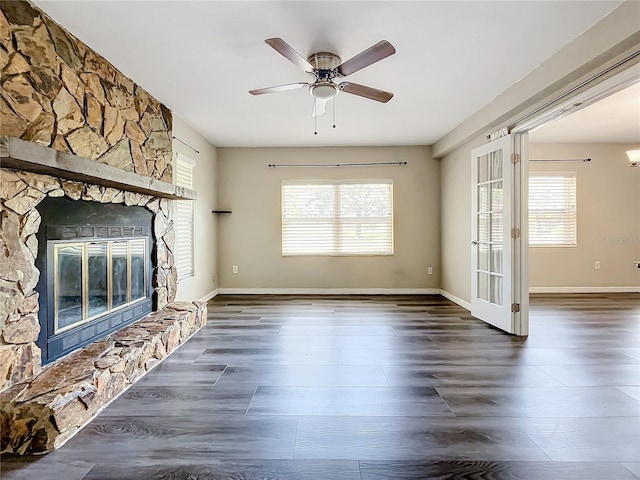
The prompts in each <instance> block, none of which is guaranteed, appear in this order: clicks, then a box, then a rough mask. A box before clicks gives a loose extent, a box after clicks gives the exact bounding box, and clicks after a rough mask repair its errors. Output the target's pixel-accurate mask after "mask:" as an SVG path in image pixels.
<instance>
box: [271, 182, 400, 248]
mask: <svg viewBox="0 0 640 480" xmlns="http://www.w3.org/2000/svg"><path fill="white" fill-rule="evenodd" d="M282 255H283V256H294V255H328V256H352V255H353V256H356V255H393V182H392V181H391V180H366V181H345V182H336V181H309V180H306V181H288V182H283V184H282Z"/></svg>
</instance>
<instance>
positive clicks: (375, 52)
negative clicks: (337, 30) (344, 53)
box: [334, 40, 396, 77]
mask: <svg viewBox="0 0 640 480" xmlns="http://www.w3.org/2000/svg"><path fill="white" fill-rule="evenodd" d="M394 53H396V49H395V48H394V47H393V45H391V44H390V43H389V42H387V41H386V40H381V41H380V42H378V43H376V44H375V45H374V46H372V47H369V48H367V49H366V50H365V51H364V52H361V53H359V54H358V55H356V56H355V57H353V58H351V59H349V60H347V61H346V62H344V63H342V64H341V65H338V66H337V67H336V68H335V70H334V71H335V72H336V73H337V74H338V75H341V76H343V77H346V76H347V75H351V74H352V73H355V72H357V71H358V70H362V69H363V68H365V67H368V66H369V65H371V64H373V63H376V62H379V61H380V60H382V59H383V58H387V57H388V56H389V55H393V54H394Z"/></svg>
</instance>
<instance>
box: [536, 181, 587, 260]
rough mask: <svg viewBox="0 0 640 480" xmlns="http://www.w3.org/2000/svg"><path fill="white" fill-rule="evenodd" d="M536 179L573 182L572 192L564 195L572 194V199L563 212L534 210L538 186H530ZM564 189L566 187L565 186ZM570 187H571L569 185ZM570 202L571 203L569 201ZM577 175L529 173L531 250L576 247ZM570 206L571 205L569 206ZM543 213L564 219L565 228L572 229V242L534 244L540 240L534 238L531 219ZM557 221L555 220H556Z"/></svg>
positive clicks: (559, 240)
mask: <svg viewBox="0 0 640 480" xmlns="http://www.w3.org/2000/svg"><path fill="white" fill-rule="evenodd" d="M536 178H555V179H558V178H564V179H570V181H571V180H572V181H573V185H572V188H573V192H571V191H566V195H571V194H573V199H571V198H570V199H569V200H568V201H567V205H566V206H565V208H564V209H563V210H558V209H557V208H555V209H551V208H550V209H545V208H536V207H537V203H536V199H535V198H534V197H535V196H536V194H539V191H540V188H541V187H540V185H535V184H532V180H533V179H536ZM565 187H566V185H565ZM569 187H571V185H569ZM571 200H572V201H571ZM577 202H578V175H577V172H560V171H544V172H543V171H540V172H531V171H530V172H529V247H531V248H548V247H561V248H566V247H569V248H572V247H577V246H578V208H577ZM571 204H572V205H571ZM544 212H548V213H549V215H551V216H553V215H554V214H555V215H556V217H557V218H558V219H560V220H561V219H562V218H564V220H565V221H566V222H567V226H566V227H565V228H572V229H573V238H572V240H573V242H571V241H570V240H571V239H570V240H569V241H567V242H562V241H561V239H558V241H557V242H553V243H536V242H540V240H539V239H538V238H537V236H536V230H537V229H536V228H535V226H534V223H533V222H534V219H533V218H532V217H533V216H534V215H536V214H543V213H544ZM556 221H557V220H556Z"/></svg>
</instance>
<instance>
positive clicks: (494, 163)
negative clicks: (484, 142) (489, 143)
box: [491, 150, 502, 180]
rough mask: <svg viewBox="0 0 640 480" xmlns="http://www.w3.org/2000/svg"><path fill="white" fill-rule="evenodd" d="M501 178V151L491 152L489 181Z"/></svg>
mask: <svg viewBox="0 0 640 480" xmlns="http://www.w3.org/2000/svg"><path fill="white" fill-rule="evenodd" d="M500 178H502V150H497V151H495V152H491V180H498V179H500Z"/></svg>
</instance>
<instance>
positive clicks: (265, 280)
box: [218, 147, 440, 289]
mask: <svg viewBox="0 0 640 480" xmlns="http://www.w3.org/2000/svg"><path fill="white" fill-rule="evenodd" d="M399 161H407V162H408V165H407V166H402V167H400V166H386V167H355V168H335V167H333V168H331V167H328V168H268V165H269V164H271V163H276V164H303V163H308V164H326V163H346V162H351V163H353V162H399ZM218 175H219V176H218V179H219V184H218V206H219V207H220V208H228V209H230V210H232V211H233V213H231V214H230V215H229V214H226V215H220V219H219V230H218V239H219V250H218V265H219V276H220V287H221V288H224V289H250V288H268V289H277V288H284V289H291V288H307V289H374V288H386V289H394V288H395V289H423V288H439V287H440V276H439V272H440V266H439V260H440V230H439V223H440V222H439V209H440V206H439V202H440V188H439V163H438V162H437V161H435V160H433V159H432V158H431V149H430V148H429V147H331V148H330V147H327V148H219V149H218ZM304 178H308V179H314V178H315V179H343V180H345V179H376V178H380V179H388V178H390V179H393V182H394V187H393V188H394V212H395V213H394V235H395V237H394V240H395V254H394V255H393V256H366V257H323V256H317V257H313V256H309V257H283V256H282V254H281V211H280V187H281V183H282V181H283V180H288V179H304ZM233 265H237V266H238V267H239V273H238V274H233V273H232V266H233ZM428 266H432V267H433V268H434V274H433V275H427V267H428Z"/></svg>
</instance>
